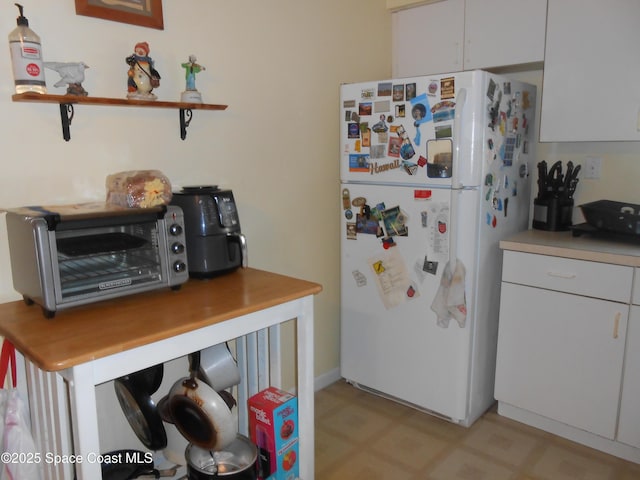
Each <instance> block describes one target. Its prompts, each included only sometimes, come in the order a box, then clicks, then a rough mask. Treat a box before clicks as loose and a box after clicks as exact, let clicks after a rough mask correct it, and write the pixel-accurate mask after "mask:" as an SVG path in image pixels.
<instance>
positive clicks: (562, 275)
mask: <svg viewBox="0 0 640 480" xmlns="http://www.w3.org/2000/svg"><path fill="white" fill-rule="evenodd" d="M547 275H549V276H550V277H556V278H564V279H566V280H571V279H572V278H576V274H575V273H564V272H547Z"/></svg>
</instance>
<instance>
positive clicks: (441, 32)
mask: <svg viewBox="0 0 640 480" xmlns="http://www.w3.org/2000/svg"><path fill="white" fill-rule="evenodd" d="M391 41H392V45H391V58H392V62H393V64H392V72H393V76H394V77H396V78H401V77H413V76H417V75H426V74H432V73H446V72H457V71H460V70H462V69H463V66H462V49H463V48H464V0H446V1H443V2H438V3H433V4H429V5H422V6H419V7H415V8H409V9H407V10H400V11H399V12H394V13H392V14H391Z"/></svg>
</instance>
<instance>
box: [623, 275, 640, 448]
mask: <svg viewBox="0 0 640 480" xmlns="http://www.w3.org/2000/svg"><path fill="white" fill-rule="evenodd" d="M639 272H640V269H638V268H636V278H635V282H634V284H635V287H636V290H640V273H639ZM635 295H636V294H634V300H633V302H634V303H636V304H640V298H639V297H638V296H635ZM618 440H619V441H621V442H623V443H625V444H627V445H631V446H632V447H636V448H640V306H638V305H632V306H631V315H630V317H629V326H628V327H627V352H626V356H625V360H624V377H623V388H622V399H621V401H620V420H619V422H618Z"/></svg>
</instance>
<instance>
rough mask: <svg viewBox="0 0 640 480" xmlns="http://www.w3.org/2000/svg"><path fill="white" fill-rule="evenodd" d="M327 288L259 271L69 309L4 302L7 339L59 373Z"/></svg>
mask: <svg viewBox="0 0 640 480" xmlns="http://www.w3.org/2000/svg"><path fill="white" fill-rule="evenodd" d="M320 291H322V286H321V285H319V284H317V283H313V282H308V281H305V280H298V279H296V278H292V277H286V276H283V275H278V274H275V273H270V272H265V271H262V270H256V269H252V268H247V269H238V270H236V271H235V272H233V273H229V274H226V275H223V276H220V277H216V278H213V279H208V280H194V279H192V280H189V281H188V282H187V283H185V284H184V285H182V288H181V289H180V290H177V291H172V290H170V289H169V288H166V289H160V290H155V291H153V292H148V293H141V294H135V295H130V296H126V297H122V298H118V299H114V300H107V301H104V302H98V303H94V304H90V305H85V306H81V307H75V308H71V309H69V310H61V311H58V312H57V313H56V316H55V317H54V318H52V319H47V318H45V317H44V316H43V314H42V310H41V309H40V307H39V306H37V305H32V306H27V305H25V304H24V302H22V301H16V302H10V303H4V304H0V335H2V336H5V337H7V338H8V339H9V340H10V341H11V342H12V343H13V344H14V345H15V347H16V348H17V349H18V350H19V351H20V352H21V353H22V354H23V355H25V356H26V357H28V358H29V359H30V360H31V361H32V362H33V363H35V364H36V365H37V366H38V367H39V368H41V369H42V370H47V371H58V370H63V369H65V368H69V367H72V366H74V365H78V364H81V363H85V362H88V361H91V360H95V359H97V358H102V357H106V356H108V355H112V354H114V353H119V352H122V351H125V350H129V349H131V348H135V347H139V346H142V345H146V344H149V343H153V342H156V341H159V340H164V339H166V338H170V337H172V336H175V335H179V334H182V333H186V332H189V331H192V330H195V329H198V328H202V327H205V326H208V325H212V324H215V323H219V322H223V321H225V320H229V319H231V318H235V317H238V316H241V315H245V314H248V313H252V312H255V311H258V310H263V309H265V308H269V307H272V306H275V305H278V304H281V303H285V302H288V301H291V300H296V299H298V298H302V297H305V296H308V295H315V294H317V293H319V292H320Z"/></svg>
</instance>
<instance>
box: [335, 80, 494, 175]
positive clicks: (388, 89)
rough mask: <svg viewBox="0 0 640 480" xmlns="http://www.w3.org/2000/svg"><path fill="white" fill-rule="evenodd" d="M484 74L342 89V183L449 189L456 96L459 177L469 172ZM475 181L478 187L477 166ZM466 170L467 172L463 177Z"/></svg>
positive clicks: (393, 81)
mask: <svg viewBox="0 0 640 480" xmlns="http://www.w3.org/2000/svg"><path fill="white" fill-rule="evenodd" d="M484 74H485V72H480V71H477V72H461V73H452V74H446V75H443V74H439V75H432V76H424V77H412V78H403V79H396V80H383V81H374V82H366V83H358V84H355V83H354V84H345V85H342V86H341V92H340V93H341V104H340V105H341V108H340V115H341V117H340V138H341V145H340V148H341V152H340V175H341V179H342V181H343V182H358V183H377V184H407V185H432V186H451V176H452V159H453V155H454V149H455V139H454V138H453V133H454V117H455V114H456V97H457V96H458V94H459V92H460V90H465V91H466V93H467V103H468V108H465V115H464V116H463V117H461V122H462V125H461V126H460V131H461V138H460V141H459V142H458V143H459V145H462V146H463V147H464V149H463V151H462V152H461V153H460V154H461V159H463V157H464V161H463V162H462V163H461V165H460V167H459V168H460V172H459V173H460V176H461V177H462V178H468V177H469V176H470V175H472V173H471V172H470V169H472V167H474V166H473V164H472V162H473V160H472V157H471V155H473V149H472V143H471V141H472V139H474V138H477V137H478V135H477V134H475V132H474V128H477V127H476V124H475V123H474V119H475V118H476V117H477V112H476V111H475V110H476V109H477V108H478V105H480V104H481V99H480V98H478V94H477V92H478V91H479V88H476V87H475V84H476V83H477V82H479V81H481V80H482V76H483V75H484ZM474 168H475V170H476V173H475V177H476V180H474V181H472V182H470V184H475V185H477V184H478V183H479V181H480V180H479V178H480V175H479V171H477V170H478V168H479V167H477V166H476V167H474ZM463 169H467V172H466V173H465V172H463V171H462V170H463Z"/></svg>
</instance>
